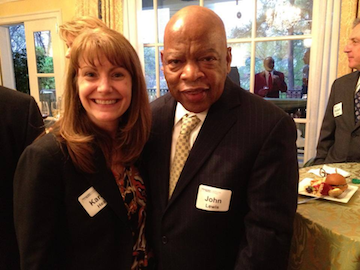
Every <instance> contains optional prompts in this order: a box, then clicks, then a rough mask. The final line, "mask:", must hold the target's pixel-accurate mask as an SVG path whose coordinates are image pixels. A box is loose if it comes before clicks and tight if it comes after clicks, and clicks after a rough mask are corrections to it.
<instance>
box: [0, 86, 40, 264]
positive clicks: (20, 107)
mask: <svg viewBox="0 0 360 270" xmlns="http://www.w3.org/2000/svg"><path fill="white" fill-rule="evenodd" d="M0 116H1V117H0V130H1V132H0V179H1V181H0V184H1V186H0V190H1V196H0V213H1V217H0V239H1V241H0V269H4V270H6V269H9V270H10V269H11V270H16V269H20V264H19V252H18V247H17V241H16V237H15V229H14V221H13V177H14V172H15V168H16V165H17V162H18V159H19V157H20V155H21V153H22V152H23V150H24V149H25V147H26V146H28V145H29V144H30V143H31V142H32V141H33V140H34V139H35V138H36V137H37V136H38V135H40V134H41V133H42V132H43V131H44V122H43V120H42V117H41V114H40V111H39V108H38V106H37V104H36V102H35V100H34V98H32V97H31V96H29V95H26V94H23V93H20V92H17V91H14V90H11V89H8V88H5V87H3V86H0ZM24 207H25V206H24Z"/></svg>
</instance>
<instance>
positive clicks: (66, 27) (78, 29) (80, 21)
mask: <svg viewBox="0 0 360 270" xmlns="http://www.w3.org/2000/svg"><path fill="white" fill-rule="evenodd" d="M103 27H105V28H107V25H106V24H105V23H104V22H103V21H102V20H100V19H98V18H95V17H91V16H81V17H77V18H75V19H73V20H71V21H68V22H66V23H64V24H62V25H60V26H59V35H60V38H61V39H62V40H64V41H65V42H67V41H68V38H69V37H71V38H76V37H77V36H78V35H80V34H81V33H82V32H84V31H85V30H88V29H96V28H103Z"/></svg>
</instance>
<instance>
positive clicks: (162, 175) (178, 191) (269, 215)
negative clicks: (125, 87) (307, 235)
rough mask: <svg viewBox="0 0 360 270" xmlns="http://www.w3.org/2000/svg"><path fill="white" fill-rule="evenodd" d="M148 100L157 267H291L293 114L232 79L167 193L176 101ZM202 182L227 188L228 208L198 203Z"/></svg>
mask: <svg viewBox="0 0 360 270" xmlns="http://www.w3.org/2000/svg"><path fill="white" fill-rule="evenodd" d="M151 105H152V110H153V126H152V133H151V137H150V140H149V142H148V144H147V145H146V148H145V150H144V156H143V166H144V171H146V179H147V181H148V182H147V183H148V192H149V193H148V194H149V198H150V199H149V201H150V208H151V212H150V220H151V226H150V227H149V229H150V232H149V237H152V245H153V247H154V251H155V255H156V257H157V261H158V269H162V270H180V269H181V270H183V269H189V270H198V269H207V270H212V269H213V270H220V269H227V270H228V269H259V270H260V269H261V270H264V269H274V267H276V269H286V267H287V262H288V254H289V249H290V242H291V237H292V231H293V219H294V215H295V211H296V207H297V187H298V163H297V153H296V143H295V142H296V128H295V125H294V121H293V120H292V119H291V118H290V117H289V116H288V115H287V114H286V113H284V112H283V111H282V110H280V109H279V108H277V107H275V106H274V105H272V104H271V103H268V102H267V101H265V100H263V99H262V98H260V97H258V96H256V95H253V94H251V93H249V92H247V91H245V90H243V89H241V88H240V87H238V86H237V85H235V84H234V83H232V82H231V81H230V79H227V80H226V84H225V90H224V92H223V94H222V96H221V97H220V99H219V100H218V101H217V102H216V103H215V104H213V105H212V106H211V108H210V109H209V111H208V114H207V117H206V119H205V122H204V123H203V126H202V128H201V130H200V132H199V135H198V137H197V139H196V141H195V143H194V146H193V148H192V150H191V152H190V154H189V157H188V159H187V161H186V164H185V167H184V169H183V171H182V174H181V176H180V178H179V181H178V184H177V186H176V188H175V190H174V193H173V195H172V197H171V199H170V201H168V193H169V167H170V166H169V164H170V150H171V140H172V130H173V125H174V114H175V105H176V102H175V100H174V98H173V97H172V96H171V95H170V94H167V95H165V96H163V97H161V98H159V99H157V100H156V101H154V102H153V103H152V104H151ZM200 185H206V186H210V187H215V188H220V189H221V190H230V191H231V192H232V194H231V200H230V206H229V210H228V211H225V212H216V211H207V210H201V209H198V207H197V206H196V202H197V195H198V193H199V191H198V190H199V186H200Z"/></svg>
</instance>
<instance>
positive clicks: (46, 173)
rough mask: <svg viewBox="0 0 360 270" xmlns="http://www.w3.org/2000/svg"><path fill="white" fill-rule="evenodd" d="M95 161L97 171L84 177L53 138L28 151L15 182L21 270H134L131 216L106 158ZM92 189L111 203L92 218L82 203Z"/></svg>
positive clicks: (17, 171)
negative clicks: (81, 199)
mask: <svg viewBox="0 0 360 270" xmlns="http://www.w3.org/2000/svg"><path fill="white" fill-rule="evenodd" d="M94 156H95V157H96V166H97V168H96V170H97V171H96V173H94V174H85V173H82V172H79V171H78V170H77V169H75V167H74V165H73V163H72V162H71V159H70V158H69V156H68V154H66V151H65V152H64V153H63V152H62V151H61V149H60V146H59V144H58V143H57V141H56V140H55V138H54V136H53V135H52V134H47V135H45V136H44V137H42V138H41V139H39V140H37V141H36V142H34V143H33V144H32V145H30V146H29V147H27V148H26V149H25V151H24V153H23V154H22V156H21V158H20V160H19V164H18V167H17V169H16V173H15V180H14V217H15V229H16V234H17V237H18V240H19V248H20V258H21V267H22V268H21V269H24V270H27V269H37V270H40V269H44V270H49V269H66V270H70V269H74V270H75V269H76V270H79V269H122V270H128V269H130V266H131V263H132V247H133V238H132V234H131V228H130V224H129V222H128V218H127V210H126V209H125V205H124V203H123V200H122V198H121V194H120V191H119V189H118V187H117V185H116V182H115V179H114V176H113V175H112V172H111V170H110V169H108V168H107V166H106V162H105V158H104V156H103V155H102V152H101V151H99V150H98V151H97V152H95V155H94ZM90 187H94V189H95V190H96V191H97V192H98V193H99V194H100V195H101V196H102V198H104V199H105V201H106V202H107V205H106V206H105V207H104V208H103V209H102V210H100V211H99V212H98V213H97V214H96V215H95V216H93V217H90V215H89V214H88V213H87V212H86V211H85V209H84V207H83V206H82V205H81V204H80V202H79V201H78V199H79V197H80V196H81V195H82V194H84V193H85V191H87V190H88V189H89V188H90ZM94 201H95V200H94Z"/></svg>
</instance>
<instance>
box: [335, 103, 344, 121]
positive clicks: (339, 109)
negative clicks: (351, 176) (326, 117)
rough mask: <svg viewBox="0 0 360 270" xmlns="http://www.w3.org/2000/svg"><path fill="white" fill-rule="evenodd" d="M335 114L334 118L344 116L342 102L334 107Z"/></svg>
mask: <svg viewBox="0 0 360 270" xmlns="http://www.w3.org/2000/svg"><path fill="white" fill-rule="evenodd" d="M333 114H334V117H338V116H340V115H342V114H343V111H342V102H339V103H337V104H335V105H334V107H333Z"/></svg>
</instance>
